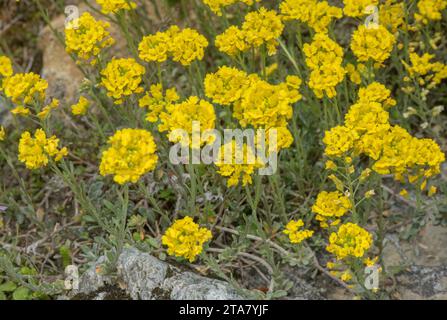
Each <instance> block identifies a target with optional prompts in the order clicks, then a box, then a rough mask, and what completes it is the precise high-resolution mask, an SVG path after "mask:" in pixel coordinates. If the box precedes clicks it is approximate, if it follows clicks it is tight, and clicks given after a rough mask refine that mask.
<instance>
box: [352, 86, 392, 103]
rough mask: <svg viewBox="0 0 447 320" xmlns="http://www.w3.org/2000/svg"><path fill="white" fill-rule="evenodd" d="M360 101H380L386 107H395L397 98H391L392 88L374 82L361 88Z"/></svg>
mask: <svg viewBox="0 0 447 320" xmlns="http://www.w3.org/2000/svg"><path fill="white" fill-rule="evenodd" d="M359 102H363V103H369V102H379V103H382V104H383V106H384V107H393V106H395V105H396V100H394V99H393V98H391V90H389V89H387V88H386V87H385V86H384V85H383V84H381V83H379V82H373V83H371V84H369V85H368V86H367V87H365V88H360V89H359Z"/></svg>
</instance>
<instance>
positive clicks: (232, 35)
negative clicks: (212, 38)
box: [215, 7, 284, 56]
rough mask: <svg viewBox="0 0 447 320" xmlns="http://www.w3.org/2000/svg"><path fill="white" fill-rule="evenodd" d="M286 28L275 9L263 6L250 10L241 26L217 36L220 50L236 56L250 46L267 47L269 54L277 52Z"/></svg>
mask: <svg viewBox="0 0 447 320" xmlns="http://www.w3.org/2000/svg"><path fill="white" fill-rule="evenodd" d="M283 29H284V24H283V23H282V21H281V17H280V16H279V15H278V14H277V13H276V11H274V10H267V9H266V8H264V7H261V8H260V9H259V10H258V11H253V12H249V13H248V14H247V15H246V16H245V20H244V23H243V24H242V27H241V28H238V27H236V26H231V27H229V28H228V29H227V30H226V31H225V32H224V33H222V34H220V35H218V36H217V37H216V42H215V44H216V47H217V48H218V49H219V51H221V52H224V53H226V54H228V55H230V56H235V55H237V54H238V53H239V52H241V51H246V50H248V49H249V48H258V47H260V46H262V45H265V46H266V47H267V51H268V54H269V55H273V54H275V53H276V47H277V46H278V40H277V39H278V38H279V37H280V36H281V33H282V31H283Z"/></svg>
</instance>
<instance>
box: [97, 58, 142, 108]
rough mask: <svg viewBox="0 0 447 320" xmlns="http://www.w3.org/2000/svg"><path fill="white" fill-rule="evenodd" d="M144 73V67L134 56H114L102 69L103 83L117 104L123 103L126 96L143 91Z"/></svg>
mask: <svg viewBox="0 0 447 320" xmlns="http://www.w3.org/2000/svg"><path fill="white" fill-rule="evenodd" d="M144 73H145V70H144V67H143V66H142V65H140V64H139V63H138V62H136V61H135V60H134V59H133V58H128V59H125V58H122V59H116V58H113V59H112V61H110V62H109V63H108V64H107V66H106V67H105V69H104V70H102V71H101V76H102V79H101V85H102V86H103V87H105V88H106V89H107V95H108V96H109V97H112V98H113V99H114V100H115V104H121V103H123V101H124V100H123V99H124V98H125V97H127V96H130V95H132V94H134V93H141V92H143V90H144V89H143V87H141V86H140V84H141V81H142V80H143V79H142V77H143V75H144Z"/></svg>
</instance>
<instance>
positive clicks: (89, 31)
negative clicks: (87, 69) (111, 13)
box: [65, 12, 115, 65]
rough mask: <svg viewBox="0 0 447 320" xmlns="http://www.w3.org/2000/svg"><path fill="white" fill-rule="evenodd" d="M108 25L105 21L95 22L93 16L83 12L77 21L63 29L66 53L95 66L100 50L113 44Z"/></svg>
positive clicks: (71, 22)
mask: <svg viewBox="0 0 447 320" xmlns="http://www.w3.org/2000/svg"><path fill="white" fill-rule="evenodd" d="M108 28H110V24H109V23H108V22H105V21H100V20H95V18H93V16H92V15H91V14H90V13H88V12H85V13H83V14H82V15H81V17H79V18H78V19H75V20H72V21H70V22H69V23H68V24H67V26H66V28H65V45H66V50H67V52H68V53H74V54H76V55H77V57H78V58H79V59H82V60H85V61H88V60H90V59H91V61H90V63H91V64H92V65H94V64H96V62H97V59H96V56H98V55H99V54H100V52H101V50H102V49H104V48H107V47H109V46H111V45H112V44H114V43H115V40H114V39H113V38H111V37H110V33H109V31H107V29H108Z"/></svg>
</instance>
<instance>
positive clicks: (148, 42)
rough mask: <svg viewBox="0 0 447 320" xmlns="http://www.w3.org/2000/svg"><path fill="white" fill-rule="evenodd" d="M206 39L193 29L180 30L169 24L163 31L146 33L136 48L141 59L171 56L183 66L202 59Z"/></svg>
mask: <svg viewBox="0 0 447 320" xmlns="http://www.w3.org/2000/svg"><path fill="white" fill-rule="evenodd" d="M207 46H208V40H206V38H205V37H204V36H203V35H201V34H200V33H198V32H197V31H196V30H194V29H190V28H186V29H183V30H180V28H179V27H178V26H171V27H170V28H169V29H168V30H167V31H165V32H157V33H156V34H153V35H148V36H145V37H144V38H143V40H142V41H141V42H140V44H139V47H138V50H139V56H140V58H141V59H142V60H144V61H147V62H150V61H156V62H163V61H166V60H167V59H168V57H172V60H174V61H177V62H180V63H181V64H182V65H184V66H188V65H190V64H191V63H192V62H193V61H194V60H202V59H203V56H204V54H205V48H206V47H207Z"/></svg>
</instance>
